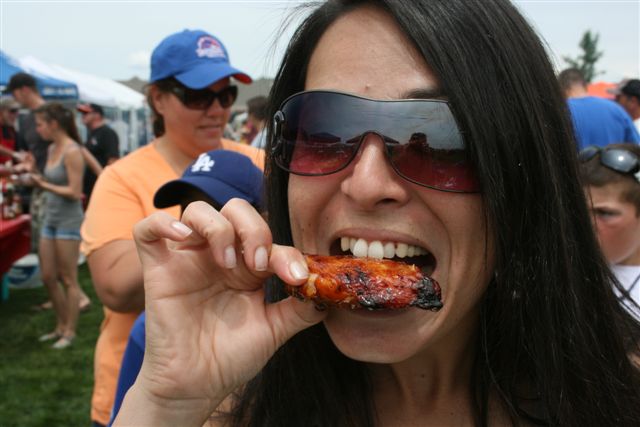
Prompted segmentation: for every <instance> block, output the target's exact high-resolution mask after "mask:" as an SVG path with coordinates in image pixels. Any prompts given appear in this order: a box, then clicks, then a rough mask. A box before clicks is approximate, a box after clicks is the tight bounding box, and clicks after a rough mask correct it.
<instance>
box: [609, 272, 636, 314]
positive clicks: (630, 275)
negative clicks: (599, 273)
mask: <svg viewBox="0 0 640 427" xmlns="http://www.w3.org/2000/svg"><path fill="white" fill-rule="evenodd" d="M611 271H613V274H615V275H616V278H617V279H618V281H619V282H620V284H622V286H623V287H624V288H625V289H626V290H627V291H629V294H630V295H631V298H632V299H633V300H634V301H635V302H636V303H638V304H640V265H612V266H611ZM625 306H626V307H627V308H628V309H629V311H630V312H631V313H632V314H633V315H635V316H636V317H637V318H638V320H640V310H639V309H638V308H637V307H633V306H631V307H629V304H628V303H626V304H625Z"/></svg>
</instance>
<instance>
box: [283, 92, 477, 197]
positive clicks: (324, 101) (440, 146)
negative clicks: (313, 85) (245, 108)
mask: <svg viewBox="0 0 640 427" xmlns="http://www.w3.org/2000/svg"><path fill="white" fill-rule="evenodd" d="M281 113H282V121H281V123H280V124H279V126H278V125H277V126H276V127H277V129H276V132H277V136H278V143H279V146H278V149H277V150H276V152H275V154H274V156H275V160H276V162H277V163H278V165H280V166H281V167H282V168H283V169H285V170H287V171H289V172H291V173H294V174H299V175H327V174H330V173H334V172H337V171H339V170H341V169H343V168H345V167H346V166H347V165H348V164H349V163H350V162H351V160H352V159H353V158H354V157H355V154H356V152H357V150H358V148H359V146H360V143H361V141H362V140H363V137H364V136H365V135H367V134H369V133H374V134H377V135H378V136H380V137H382V138H383V140H384V142H385V145H386V147H387V152H388V154H389V160H390V161H391V165H392V166H393V168H394V169H395V171H396V172H397V173H398V174H399V175H401V176H402V177H404V178H405V179H408V180H409V181H412V182H415V183H417V184H420V185H424V186H427V187H433V188H437V189H441V190H445V191H461V192H472V191H477V189H478V185H477V181H476V179H475V175H474V173H473V168H472V167H471V165H470V163H469V162H468V161H467V160H466V151H465V149H464V143H463V141H462V136H461V135H460V132H459V130H458V127H457V125H456V122H455V120H454V118H453V115H452V114H451V111H450V110H449V107H448V105H447V103H446V102H441V101H427V100H413V101H407V100H403V101H376V100H370V99H365V98H360V97H357V96H353V95H348V94H341V93H336V92H321V91H317V92H305V93H301V94H298V95H294V96H293V97H291V98H289V99H288V100H287V101H285V103H284V104H283V106H282V108H281Z"/></svg>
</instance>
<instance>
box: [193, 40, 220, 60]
mask: <svg viewBox="0 0 640 427" xmlns="http://www.w3.org/2000/svg"><path fill="white" fill-rule="evenodd" d="M197 44H198V48H197V49H196V54H197V55H198V56H199V57H200V58H202V57H203V56H206V57H207V58H226V56H225V54H224V49H222V46H221V45H220V43H219V42H218V40H216V39H214V38H213V37H211V36H202V37H200V38H199V39H198V43H197Z"/></svg>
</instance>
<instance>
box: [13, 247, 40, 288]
mask: <svg viewBox="0 0 640 427" xmlns="http://www.w3.org/2000/svg"><path fill="white" fill-rule="evenodd" d="M6 280H7V281H8V282H9V287H10V288H12V289H30V288H37V287H40V286H42V281H41V280H40V267H39V265H38V255H36V254H27V255H25V256H23V257H22V258H20V259H19V260H18V261H16V262H15V263H14V264H13V265H12V266H11V269H9V271H8V272H7V274H6Z"/></svg>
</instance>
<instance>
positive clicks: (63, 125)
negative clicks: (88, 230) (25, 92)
mask: <svg viewBox="0 0 640 427" xmlns="http://www.w3.org/2000/svg"><path fill="white" fill-rule="evenodd" d="M36 126H37V127H36V129H37V131H38V133H39V134H40V136H41V137H42V138H43V139H46V140H50V141H52V144H51V145H50V146H49V153H48V158H47V164H46V167H45V169H44V174H43V175H42V176H39V175H36V176H34V181H35V183H36V185H37V186H39V187H41V188H42V189H43V190H45V192H46V193H45V207H44V211H45V213H44V219H43V225H42V231H41V235H40V244H39V257H40V270H41V274H42V281H43V282H44V284H45V286H46V287H47V291H48V292H49V297H50V298H51V301H52V302H53V308H54V310H55V313H56V327H55V329H54V330H53V332H50V333H47V334H45V335H42V336H41V337H40V341H49V340H56V342H55V343H54V344H53V348H56V349H62V348H66V347H68V346H69V345H71V342H72V341H73V339H74V338H75V335H76V325H77V321H78V313H79V308H78V305H79V301H80V294H81V290H80V285H79V284H78V256H79V248H80V224H81V223H82V220H83V217H84V214H83V211H82V174H83V172H84V160H83V156H82V152H81V147H80V145H79V142H80V138H79V136H78V131H77V128H76V125H75V121H74V116H73V113H72V112H71V110H69V109H68V108H66V107H64V106H63V105H62V104H59V103H48V104H45V105H43V106H42V107H40V108H38V109H37V110H36ZM58 281H61V282H62V285H63V286H62V287H60V286H58Z"/></svg>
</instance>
